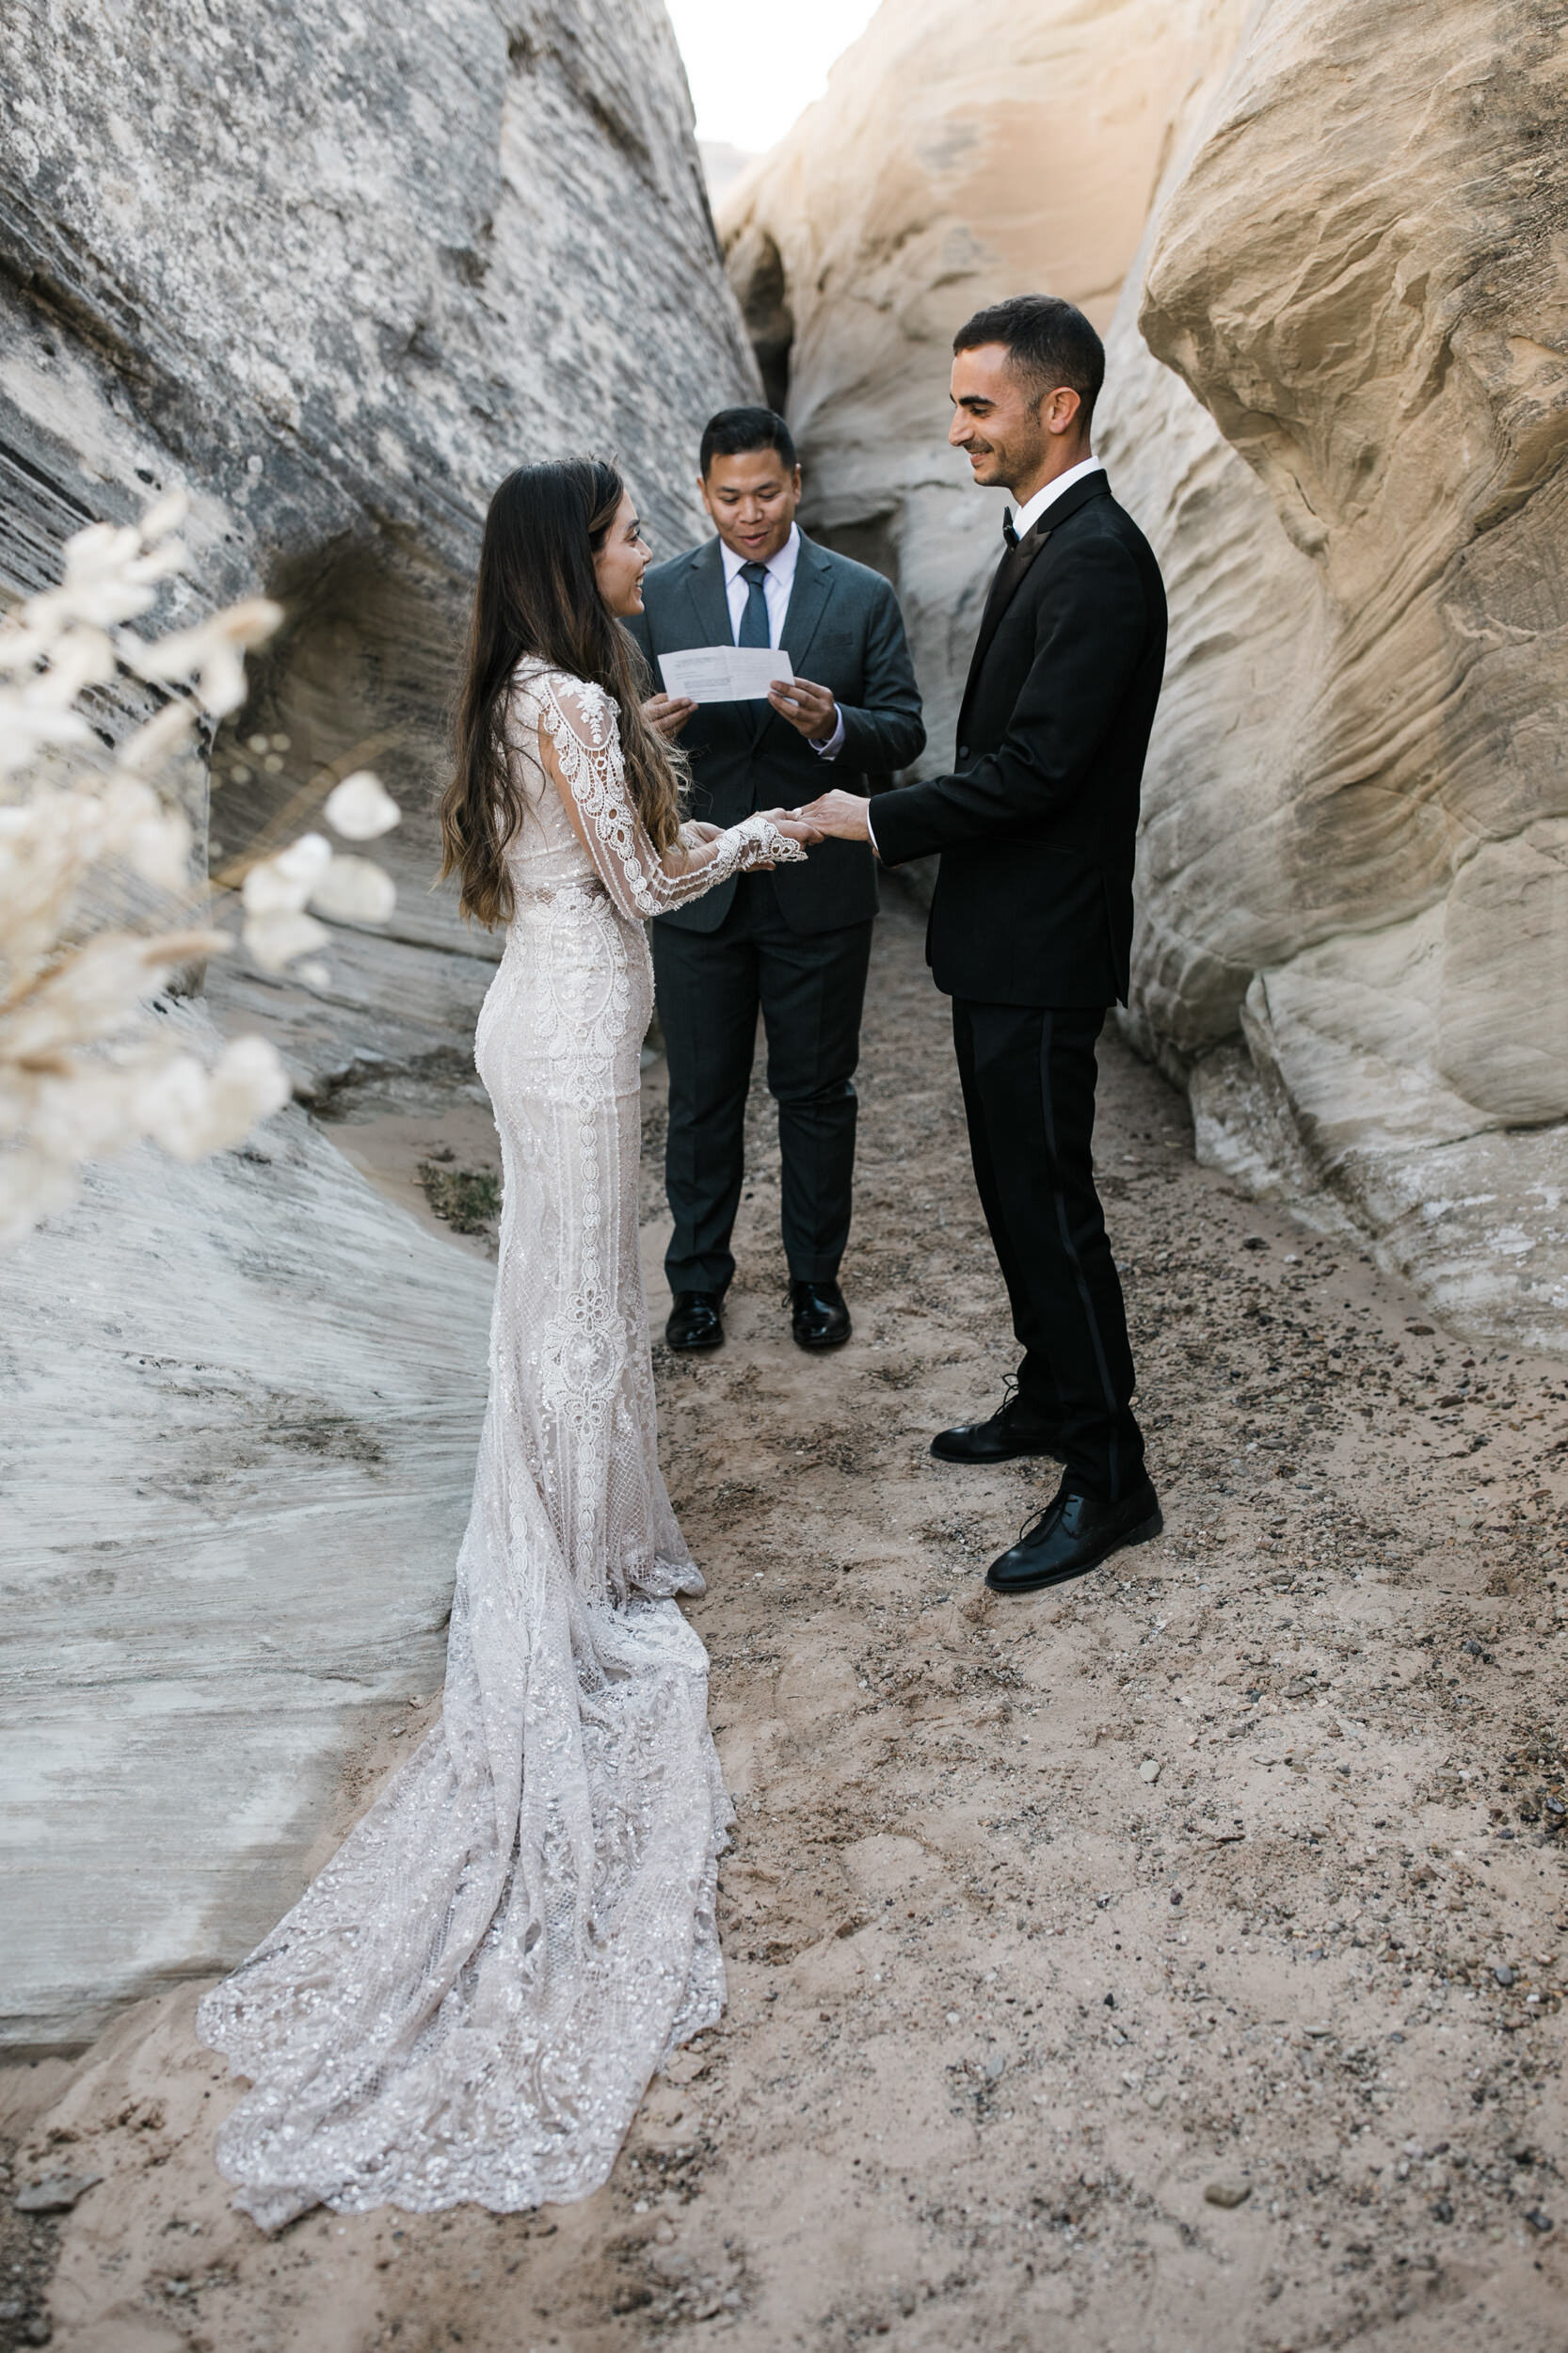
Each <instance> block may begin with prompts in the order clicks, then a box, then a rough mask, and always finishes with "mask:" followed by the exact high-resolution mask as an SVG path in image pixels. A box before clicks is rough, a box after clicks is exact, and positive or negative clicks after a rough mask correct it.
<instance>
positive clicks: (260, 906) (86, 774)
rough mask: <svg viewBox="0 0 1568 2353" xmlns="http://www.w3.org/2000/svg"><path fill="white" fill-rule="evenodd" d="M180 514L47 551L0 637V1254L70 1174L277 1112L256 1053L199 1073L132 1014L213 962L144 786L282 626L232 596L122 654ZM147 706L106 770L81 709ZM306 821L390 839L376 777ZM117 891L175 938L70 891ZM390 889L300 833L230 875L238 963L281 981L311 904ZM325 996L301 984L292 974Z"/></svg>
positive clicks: (312, 939)
mask: <svg viewBox="0 0 1568 2353" xmlns="http://www.w3.org/2000/svg"><path fill="white" fill-rule="evenodd" d="M184 515H185V502H184V498H183V497H180V496H178V495H175V496H172V497H169V498H165V499H160V500H159V501H158V503H157V504H156V505H154V506H152V508H150V509H149V511H148V513H147V514H146V515H145V516H144V517H143V519H142V520H141V522H140V523H139V525H121V526H116V525H112V524H107V523H97V524H94V525H93V526H92V527H91V528H90V529H88V530H87V531H82V532H78V533H77V535H76V536H75V537H74V538H72V539H71V540H69V541H68V542H67V543H66V548H65V574H64V578H63V579H62V580H61V582H60V584H59V585H58V587H56V588H50V589H47V590H45V591H43V592H42V593H41V594H40V595H38V596H35V597H30V598H29V599H28V600H26V602H25V603H24V604H23V605H21V606H20V607H19V608H18V609H17V610H16V611H15V612H14V613H13V614H11V615H10V616H8V618H7V619H6V620H5V621H4V622H3V623H0V1248H4V1247H6V1246H8V1244H11V1243H14V1242H16V1241H19V1240H20V1239H21V1238H22V1236H23V1235H24V1234H26V1233H28V1232H29V1231H30V1230H31V1228H32V1227H33V1226H34V1225H37V1224H38V1222H39V1220H40V1218H42V1217H45V1216H47V1215H48V1213H49V1212H50V1211H51V1210H52V1209H59V1208H60V1207H62V1206H63V1205H64V1204H65V1203H66V1202H68V1201H69V1200H70V1199H71V1198H72V1194H73V1193H74V1192H75V1190H76V1184H77V1177H78V1172H79V1171H80V1169H81V1168H82V1166H83V1165H84V1164H85V1163H86V1162H87V1161H88V1160H98V1159H102V1158H104V1156H105V1155H106V1154H109V1153H112V1152H119V1151H122V1150H124V1149H125V1147H126V1146H127V1145H130V1144H139V1143H142V1142H144V1141H149V1140H150V1141H151V1142H152V1143H153V1144H157V1145H159V1146H160V1147H161V1148H162V1149H163V1150H164V1151H166V1152H169V1153H172V1154H174V1155H175V1157H176V1158H178V1159H180V1160H200V1159H201V1158H202V1157H203V1156H204V1155H205V1154H207V1153H209V1152H214V1151H217V1150H219V1149H220V1148H222V1147H223V1146H224V1145H226V1144H238V1143H239V1142H241V1140H242V1139H243V1138H244V1137H245V1136H246V1135H248V1133H249V1131H250V1129H251V1128H253V1127H255V1125H256V1124H257V1122H258V1121H259V1120H263V1119H264V1118H266V1117H267V1116H268V1114H269V1113H270V1112H275V1111H276V1110H278V1108H279V1107H280V1105H281V1104H283V1103H285V1102H286V1101H287V1100H288V1096H289V1082H288V1079H287V1077H286V1075H285V1073H284V1070H283V1066H282V1064H281V1063H280V1061H279V1059H278V1056H277V1054H276V1053H275V1052H274V1050H273V1048H271V1047H270V1046H268V1045H267V1044H265V1043H264V1040H262V1039H261V1038H255V1037H244V1038H238V1039H236V1040H234V1041H233V1043H232V1044H231V1045H229V1046H227V1047H225V1048H223V1049H222V1051H221V1052H220V1053H219V1054H218V1055H217V1057H216V1060H214V1061H212V1062H210V1063H204V1062H201V1061H200V1060H199V1059H198V1058H197V1056H196V1055H195V1054H193V1053H191V1052H190V1051H189V1050H188V1048H187V1047H186V1046H185V1045H184V1044H182V1043H181V1042H179V1041H178V1040H176V1039H174V1038H171V1037H168V1036H165V1035H161V1034H160V1031H159V1025H158V1024H157V1023H156V1021H155V1020H154V1019H152V1016H151V1004H152V999H153V998H154V997H155V996H156V995H157V993H158V991H159V989H160V988H162V987H163V986H164V985H165V984H167V983H168V980H169V978H170V976H171V975H172V974H174V973H175V972H177V971H178V970H179V969H180V968H182V967H184V966H188V965H190V964H191V963H192V962H193V961H197V960H200V958H203V957H206V956H212V955H218V954H223V953H225V952H228V951H229V950H230V949H231V948H232V945H233V942H232V940H231V939H230V937H229V936H228V934H227V933H225V932H223V931H219V930H216V929H215V928H214V927H213V925H212V923H211V921H210V920H208V919H207V915H206V909H205V904H193V902H194V901H195V900H196V899H197V897H198V893H197V892H195V891H194V890H193V888H192V886H191V882H190V866H191V849H192V840H191V830H190V826H189V824H188V822H187V820H186V819H185V817H184V815H183V813H182V812H181V811H180V809H179V808H176V807H174V806H172V804H171V802H170V801H169V799H168V797H167V796H166V793H165V792H162V791H160V789H159V783H160V778H164V777H166V776H167V774H168V768H169V764H170V762H171V761H172V760H175V759H176V758H177V757H178V756H179V755H180V754H181V753H182V752H184V750H185V749H186V748H187V747H188V745H189V744H190V741H191V738H192V735H193V733H194V730H195V728H196V726H197V723H198V719H199V717H200V713H202V712H206V713H207V714H208V716H209V717H211V718H213V719H222V718H226V717H228V716H229V714H230V713H231V712H234V711H237V710H238V709H239V707H240V704H241V702H242V701H243V700H244V696H245V657H246V654H247V653H248V651H250V650H251V649H252V648H255V647H257V646H260V645H264V643H265V642H266V640H267V638H268V637H270V636H271V635H272V633H273V632H274V631H275V630H276V629H277V627H278V625H279V623H280V620H281V619H282V615H281V613H280V610H279V608H278V606H277V605H275V604H271V603H268V602H267V601H266V600H264V599H262V598H252V599H249V600H247V601H246V602H244V603H242V604H235V605H231V606H229V607H228V608H227V610H226V611H224V612H221V613H215V614H214V615H213V616H211V618H210V619H207V620H204V621H201V622H200V623H198V624H197V626H196V627H194V628H191V629H181V630H178V631H175V632H170V633H169V634H167V635H165V636H162V637H142V636H140V635H138V634H137V633H136V632H135V631H134V630H132V629H131V628H130V627H129V624H130V623H131V622H132V621H134V620H136V619H139V618H140V616H142V615H143V614H145V613H147V612H149V611H150V610H151V608H152V604H153V602H154V601H155V600H156V598H157V595H158V592H159V588H160V586H161V585H162V584H163V583H164V582H165V581H167V580H168V579H169V578H170V577H171V575H173V574H174V573H175V572H177V571H178V570H179V569H180V568H181V566H182V565H183V564H184V554H185V552H184V547H183V545H182V544H181V542H180V540H179V538H178V536H176V535H177V534H178V532H179V529H180V526H181V524H182V522H183V521H184ZM126 673H129V675H130V676H132V677H133V678H136V679H139V680H143V681H144V682H146V683H147V684H149V685H152V686H153V687H155V688H157V689H158V690H159V691H160V692H167V693H168V697H169V698H168V701H167V702H165V703H164V704H163V707H162V708H161V709H160V710H159V711H158V712H156V713H155V714H154V715H153V717H152V718H151V719H150V720H149V721H148V722H147V723H146V725H145V726H143V727H141V728H137V729H136V731H135V733H133V734H132V735H130V736H129V737H128V738H127V739H126V740H125V741H124V742H123V743H121V744H118V745H117V746H116V747H115V748H114V750H113V751H112V752H109V753H104V751H103V750H102V747H101V744H100V742H99V738H98V736H97V735H96V734H95V732H94V730H93V728H91V727H90V726H89V725H88V721H87V719H86V717H85V716H84V714H83V712H82V710H81V708H80V705H81V700H82V697H83V696H85V695H87V694H88V693H89V692H91V690H93V689H94V688H100V687H104V686H106V685H108V684H109V683H110V681H111V680H114V679H115V678H116V677H117V676H123V675H125V674H126ZM325 815H326V817H327V821H328V824H330V825H331V826H332V828H333V830H334V832H336V833H338V834H340V835H341V836H342V837H343V838H344V840H351V841H365V840H372V839H374V838H375V837H376V835H378V834H381V833H384V832H386V831H387V829H388V827H389V826H391V825H394V824H396V823H397V818H398V810H397V805H396V803H395V802H394V801H393V800H392V798H391V797H390V796H389V794H388V793H387V792H385V791H384V790H383V789H382V787H381V785H380V784H379V783H378V782H377V780H376V777H374V776H369V775H363V774H361V775H357V776H347V777H344V780H343V782H342V783H341V784H339V785H337V786H336V787H335V788H334V790H333V791H332V792H331V793H330V794H329V795H328V800H327V803H326V808H325ZM131 877H134V878H136V880H137V881H139V882H141V883H143V884H146V885H151V886H152V888H154V889H156V890H158V891H160V892H162V893H163V894H164V895H165V897H166V899H168V898H173V899H178V900H182V901H184V902H185V903H186V904H187V906H188V909H189V920H188V921H186V922H184V923H183V924H182V925H181V926H180V927H179V928H171V929H166V930H162V931H153V930H137V929H135V928H132V927H131V926H130V925H129V923H126V924H123V925H116V924H114V923H111V922H109V921H107V920H104V921H98V922H95V920H93V918H92V917H91V915H90V914H89V913H88V912H86V911H85V909H84V904H83V903H84V899H85V898H86V897H87V896H88V885H89V882H90V883H91V884H92V885H93V891H92V896H93V898H94V899H95V900H97V899H100V898H102V897H103V896H104V892H103V889H102V886H103V885H104V883H112V882H114V881H115V880H120V881H123V880H126V879H128V878H131ZM394 895H395V894H394V892H393V888H392V881H391V879H390V877H389V876H388V875H387V874H385V873H384V872H382V870H381V869H380V868H379V867H378V866H376V865H375V864H374V863H373V862H372V861H371V860H370V859H368V858H364V857H360V856H340V855H338V853H336V852H335V851H334V850H333V848H332V845H331V843H330V842H329V841H328V840H327V838H326V836H325V835H323V834H319V833H311V834H306V835H304V836H303V837H302V838H301V839H300V840H297V841H294V842H291V843H290V844H289V845H288V846H287V848H285V849H282V850H280V851H278V852H276V853H275V854H274V855H273V856H270V857H265V858H262V859H260V860H258V861H257V862H256V863H255V864H253V865H252V866H251V867H250V868H249V870H248V872H247V873H246V875H245V879H244V888H243V902H244V911H245V912H244V932H243V936H244V939H245V944H246V947H247V948H248V951H249V952H250V953H251V954H252V955H253V956H254V957H255V958H256V960H257V962H258V963H260V964H263V965H265V966H266V967H267V968H269V969H271V970H274V971H276V970H280V969H281V968H283V967H284V966H286V965H288V964H290V963H292V962H293V961H294V960H295V959H296V957H299V956H303V955H306V954H309V953H312V952H314V951H317V950H319V949H320V948H321V947H322V946H323V945H324V944H325V943H326V941H327V939H328V932H327V930H326V929H325V927H324V926H323V925H322V924H321V923H320V922H318V921H317V920H315V918H314V917H313V916H312V914H310V913H309V912H308V909H309V908H310V907H312V906H314V907H316V908H317V909H319V911H320V912H321V913H322V914H324V915H328V916H330V917H336V918H338V919H339V920H348V921H351V922H366V923H379V922H385V920H387V918H388V916H390V915H391V913H392V905H393V900H394ZM308 977H310V978H311V979H312V983H316V982H319V980H320V979H321V978H322V977H324V975H323V973H322V970H321V968H320V967H319V966H312V969H311V973H310V974H309V975H308Z"/></svg>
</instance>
